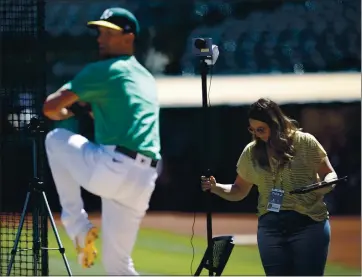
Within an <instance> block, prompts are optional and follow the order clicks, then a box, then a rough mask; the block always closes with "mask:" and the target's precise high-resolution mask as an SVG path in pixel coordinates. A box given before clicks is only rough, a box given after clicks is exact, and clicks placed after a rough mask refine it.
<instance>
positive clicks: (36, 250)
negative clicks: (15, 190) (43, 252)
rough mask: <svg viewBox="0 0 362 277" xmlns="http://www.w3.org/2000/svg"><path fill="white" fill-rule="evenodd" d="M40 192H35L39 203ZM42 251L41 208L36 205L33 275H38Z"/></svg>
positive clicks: (34, 215)
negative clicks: (40, 252)
mask: <svg viewBox="0 0 362 277" xmlns="http://www.w3.org/2000/svg"><path fill="white" fill-rule="evenodd" d="M37 194H38V192H35V194H34V196H35V199H34V200H35V201H34V202H35V203H38V197H39V196H38V195H37ZM39 251H40V237H39V209H38V207H37V205H34V209H33V275H34V276H37V275H38V262H39Z"/></svg>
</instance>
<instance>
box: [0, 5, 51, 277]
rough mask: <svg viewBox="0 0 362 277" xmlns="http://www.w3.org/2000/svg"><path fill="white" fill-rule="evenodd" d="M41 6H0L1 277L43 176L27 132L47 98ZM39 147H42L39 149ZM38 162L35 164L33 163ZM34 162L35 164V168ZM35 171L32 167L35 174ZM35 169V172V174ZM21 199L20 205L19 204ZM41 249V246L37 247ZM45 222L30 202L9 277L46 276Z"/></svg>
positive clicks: (36, 205)
mask: <svg viewBox="0 0 362 277" xmlns="http://www.w3.org/2000/svg"><path fill="white" fill-rule="evenodd" d="M44 18H45V16H44V2H43V1H40V0H0V112H1V125H0V151H1V162H0V171H1V172H0V173H1V174H0V177H1V180H0V181H1V185H0V212H1V213H0V217H1V224H0V274H1V275H2V276H5V275H7V268H8V264H9V261H10V256H11V250H12V248H13V246H14V242H15V238H16V234H17V232H18V227H19V223H20V219H21V212H22V209H23V207H24V204H25V199H26V194H27V191H28V187H29V186H28V184H29V182H30V180H31V178H32V177H34V175H37V176H38V177H41V178H42V177H43V175H44V166H45V163H44V155H43V150H42V149H41V148H39V150H38V151H36V153H34V154H36V155H35V156H33V155H32V154H33V153H32V149H33V148H32V146H33V142H34V141H36V142H37V143H38V142H40V141H42V138H41V137H40V136H38V137H34V136H31V134H30V132H29V130H28V128H27V126H28V125H29V123H30V120H31V118H33V117H34V116H37V115H39V114H40V110H41V103H42V102H43V100H44V95H45V92H46V78H45V70H44V69H45V50H44ZM38 144H39V145H40V143H38ZM34 158H36V159H34ZM34 160H35V161H36V163H34ZM34 166H36V167H35V168H34ZM34 169H35V172H34ZM20 199H21V200H20ZM37 243H39V244H37ZM40 245H41V246H43V247H46V246H47V218H46V216H45V213H44V209H43V206H42V205H41V204H39V201H38V199H37V198H36V197H31V198H30V201H29V205H28V206H27V210H26V217H25V220H24V225H23V227H22V229H21V236H20V238H19V244H18V247H17V252H16V255H15V259H14V263H13V265H12V271H11V275H17V276H19V275H20V276H34V275H46V274H48V265H47V252H46V251H41V250H40V248H39V251H38V252H37V253H39V256H38V259H37V260H34V257H37V255H35V256H34V250H33V249H37V247H38V246H40Z"/></svg>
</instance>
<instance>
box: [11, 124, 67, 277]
mask: <svg viewBox="0 0 362 277" xmlns="http://www.w3.org/2000/svg"><path fill="white" fill-rule="evenodd" d="M44 125H45V124H44V121H42V120H40V119H38V118H37V117H33V118H32V119H31V121H30V124H29V126H28V129H29V131H30V133H31V137H32V156H33V178H32V180H31V181H30V182H29V188H28V192H27V194H26V199H25V204H24V208H23V211H22V214H21V218H20V223H19V226H18V231H17V234H16V238H15V242H14V247H13V249H12V250H11V258H10V262H9V265H8V269H7V276H10V273H11V270H12V266H13V263H14V260H15V255H16V252H17V251H18V245H19V241H20V236H21V231H22V228H23V225H24V221H25V217H26V213H27V209H28V205H29V201H30V199H31V198H32V200H33V209H32V220H33V222H32V223H33V248H32V249H20V250H19V251H27V250H33V275H34V276H37V275H38V262H39V259H40V258H41V259H42V261H41V262H42V265H44V264H46V265H47V264H48V250H59V252H60V253H61V255H62V257H63V260H64V263H65V266H66V269H67V272H68V275H69V276H72V272H71V270H70V267H69V264H68V260H67V258H66V256H65V249H64V247H63V245H62V243H61V240H60V238H59V234H58V231H57V228H56V225H55V222H54V218H53V216H52V213H51V210H50V207H49V204H48V200H47V197H46V195H45V192H44V190H45V185H44V182H43V181H42V180H41V179H39V178H38V177H37V175H38V168H37V153H38V146H37V144H38V143H39V141H40V140H41V138H42V136H41V134H42V133H44V130H45V128H44ZM44 209H46V211H44ZM39 217H40V218H41V220H42V222H41V223H40V224H41V226H44V228H46V230H47V223H48V221H47V219H48V217H49V219H50V223H51V225H52V228H53V231H54V235H55V238H56V240H57V242H58V246H59V248H48V245H47V238H46V237H45V238H44V237H43V238H41V237H40V235H39ZM46 230H42V231H46ZM42 233H45V236H47V232H42ZM40 253H41V255H40ZM41 270H42V275H43V276H48V275H49V272H48V266H42V268H41Z"/></svg>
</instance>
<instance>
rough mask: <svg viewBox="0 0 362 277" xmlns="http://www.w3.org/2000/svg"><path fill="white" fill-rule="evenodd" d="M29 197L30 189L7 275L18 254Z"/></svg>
mask: <svg viewBox="0 0 362 277" xmlns="http://www.w3.org/2000/svg"><path fill="white" fill-rule="evenodd" d="M29 199H30V191H28V192H27V194H26V199H25V204H24V208H23V211H22V214H21V218H20V224H19V227H18V231H17V233H16V238H15V242H14V247H13V249H12V250H11V258H10V262H9V265H8V269H7V274H6V275H7V276H10V273H11V269H12V267H13V263H14V260H15V255H16V252H17V249H18V245H19V241H20V236H21V231H22V229H23V226H24V221H25V215H26V210H27V208H28V203H29Z"/></svg>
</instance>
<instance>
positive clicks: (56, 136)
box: [45, 128, 72, 153]
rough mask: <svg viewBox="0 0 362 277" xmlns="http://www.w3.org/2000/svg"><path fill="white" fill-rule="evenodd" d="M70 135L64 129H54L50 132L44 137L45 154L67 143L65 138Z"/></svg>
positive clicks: (70, 133)
mask: <svg viewBox="0 0 362 277" xmlns="http://www.w3.org/2000/svg"><path fill="white" fill-rule="evenodd" d="M71 135H72V132H70V131H68V130H66V129H64V128H55V129H53V130H52V131H50V132H49V133H48V134H47V135H46V137H45V149H46V151H47V153H49V152H50V151H54V150H55V149H59V144H61V143H62V142H64V141H67V139H66V137H69V136H71Z"/></svg>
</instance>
